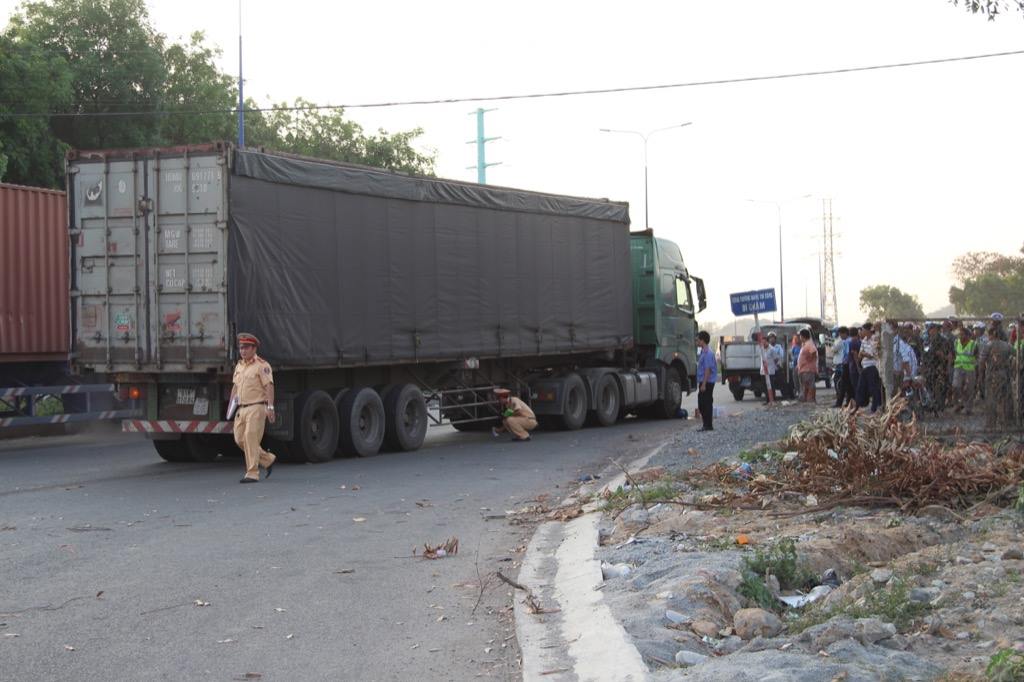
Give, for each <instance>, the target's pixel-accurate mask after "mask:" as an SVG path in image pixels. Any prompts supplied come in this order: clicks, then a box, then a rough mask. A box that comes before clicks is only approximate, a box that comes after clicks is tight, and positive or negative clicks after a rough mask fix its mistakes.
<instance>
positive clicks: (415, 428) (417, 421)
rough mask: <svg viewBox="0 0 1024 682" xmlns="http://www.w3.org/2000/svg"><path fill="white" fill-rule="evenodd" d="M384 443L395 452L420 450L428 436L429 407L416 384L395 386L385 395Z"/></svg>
mask: <svg viewBox="0 0 1024 682" xmlns="http://www.w3.org/2000/svg"><path fill="white" fill-rule="evenodd" d="M384 414H385V417H386V421H385V424H384V442H385V443H386V444H387V446H388V447H389V448H391V449H393V450H403V451H405V452H409V451H411V450H418V449H419V448H420V446H421V445H423V439H424V438H426V435H427V403H426V401H424V400H423V391H421V390H420V388H419V386H416V385H415V384H406V385H404V386H394V387H392V388H391V390H390V391H388V392H387V393H386V394H385V395H384Z"/></svg>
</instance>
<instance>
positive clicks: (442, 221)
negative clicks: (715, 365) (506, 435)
mask: <svg viewBox="0 0 1024 682" xmlns="http://www.w3.org/2000/svg"><path fill="white" fill-rule="evenodd" d="M67 191H68V212H69V213H68V214H69V221H68V222H69V227H70V231H71V234H70V237H71V239H70V244H71V285H70V291H71V329H72V353H71V355H72V361H73V366H74V367H75V369H76V371H78V372H79V373H81V374H83V375H86V376H92V375H97V376H102V377H108V378H109V379H110V380H111V381H112V382H114V383H115V385H116V386H117V387H118V391H119V393H120V394H123V395H124V396H126V397H134V398H137V399H139V400H141V401H142V402H143V404H144V405H145V411H144V416H143V417H142V418H140V419H131V420H125V421H124V422H123V430H125V431H132V432H141V433H144V434H145V435H146V436H147V437H148V438H149V439H151V440H152V441H153V443H154V446H155V449H156V451H157V453H158V454H159V455H160V456H161V457H163V458H164V459H166V460H168V461H206V460H211V459H213V458H215V457H217V456H218V455H221V454H227V453H228V452H231V451H232V450H233V448H234V447H235V446H234V444H233V442H232V439H231V422H229V421H227V420H226V418H225V417H226V411H227V403H228V400H227V399H228V397H229V395H230V390H231V377H232V370H233V368H234V365H235V364H236V362H237V361H238V354H237V349H236V344H235V337H236V334H237V333H239V332H248V333H252V334H255V335H256V336H257V337H258V338H259V339H260V341H261V345H260V350H259V353H260V355H261V356H262V357H264V358H265V359H266V360H268V361H269V362H270V363H271V365H272V366H273V369H274V383H275V409H276V412H277V419H276V420H275V422H274V423H273V424H268V426H267V431H266V437H267V439H268V441H269V442H268V446H269V447H270V449H271V450H272V451H274V452H275V453H277V454H279V455H283V456H285V457H286V458H290V459H294V460H300V461H309V462H322V461H326V460H329V459H331V458H333V457H335V456H336V455H358V456H368V455H373V454H376V453H377V452H380V451H381V450H387V449H390V450H406V451H408V450H415V449H417V448H419V447H420V445H421V444H422V443H423V440H424V437H425V433H426V431H427V428H428V426H431V425H440V424H450V425H452V426H453V427H455V428H456V429H459V430H473V429H480V428H486V427H488V426H490V425H492V424H494V423H496V420H497V419H498V418H499V417H498V415H499V413H498V411H497V409H496V403H495V400H494V397H493V389H494V388H496V387H507V388H510V389H512V391H513V392H514V394H515V395H519V396H520V397H522V398H524V399H526V400H527V401H528V402H529V403H530V404H531V406H532V408H533V410H534V412H535V413H536V414H537V416H538V419H539V420H541V421H542V422H546V423H547V424H549V425H554V426H558V427H561V428H564V429H578V428H581V427H582V426H584V425H585V424H587V423H588V422H589V423H594V424H598V425H609V424H612V423H614V422H616V421H617V420H618V419H620V418H622V417H624V416H625V415H629V414H649V415H652V416H658V417H664V418H669V417H674V416H676V413H677V411H678V409H679V403H680V399H681V395H682V393H683V392H684V391H689V389H690V387H691V386H693V385H695V382H694V378H693V377H694V373H695V367H696V352H695V346H694V339H695V336H696V321H695V315H696V313H697V312H699V311H700V310H703V309H704V307H705V304H706V303H705V301H706V295H705V291H704V285H703V282H702V281H701V279H700V278H698V277H695V276H693V275H691V274H690V273H689V271H688V269H687V267H686V264H685V262H684V259H683V255H682V252H681V251H680V249H679V247H678V246H677V245H676V244H674V243H672V242H670V241H668V240H664V239H659V238H657V237H655V236H654V234H653V233H652V232H650V231H644V232H637V233H632V234H631V233H630V231H629V210H628V205H627V204H625V203H621V202H613V201H608V200H604V199H584V198H578V197H570V196H561V195H554V194H546V193H540V192H529V191H523V190H517V189H508V188H501V187H494V186H485V185H477V184H473V183H466V182H458V181H452V180H443V179H438V178H434V177H421V176H411V175H406V174H401V173H395V172H390V171H385V170H380V169H373V168H367V167H362V166H356V165H352V164H342V163H335V162H331V161H324V160H319V159H310V158H304V157H298V156H292V155H286V154H280V153H269V152H266V151H263V150H257V149H252V148H239V147H235V146H233V145H229V144H222V143H217V144H209V145H190V146H183V147H174V148H161V149H135V150H102V151H72V152H69V154H68V159H67Z"/></svg>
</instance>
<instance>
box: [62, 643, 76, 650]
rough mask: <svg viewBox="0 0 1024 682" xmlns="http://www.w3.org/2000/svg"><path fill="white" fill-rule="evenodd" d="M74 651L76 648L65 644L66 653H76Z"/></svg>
mask: <svg viewBox="0 0 1024 682" xmlns="http://www.w3.org/2000/svg"><path fill="white" fill-rule="evenodd" d="M74 650H75V647H73V646H71V645H70V644H65V645H64V651H74Z"/></svg>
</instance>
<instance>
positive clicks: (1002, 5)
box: [949, 0, 1024, 21]
mask: <svg viewBox="0 0 1024 682" xmlns="http://www.w3.org/2000/svg"><path fill="white" fill-rule="evenodd" d="M949 1H950V2H951V3H952V4H954V5H959V4H960V0H949ZM963 5H964V9H965V10H967V11H968V12H970V13H971V14H981V15H984V16H985V17H987V18H988V20H989V21H994V20H995V18H996V17H997V16H999V15H1000V14H1006V11H1007V10H1010V9H1016V10H1017V11H1019V12H1022V13H1024V0H963Z"/></svg>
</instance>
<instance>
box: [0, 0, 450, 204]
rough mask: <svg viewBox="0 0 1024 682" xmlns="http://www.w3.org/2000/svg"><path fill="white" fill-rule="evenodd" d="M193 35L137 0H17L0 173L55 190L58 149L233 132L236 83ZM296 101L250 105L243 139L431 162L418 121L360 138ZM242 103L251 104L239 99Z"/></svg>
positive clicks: (159, 142)
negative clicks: (173, 37)
mask: <svg viewBox="0 0 1024 682" xmlns="http://www.w3.org/2000/svg"><path fill="white" fill-rule="evenodd" d="M204 40H205V38H204V36H203V34H202V33H201V32H196V33H193V34H192V35H191V36H190V37H189V40H188V41H187V42H186V43H183V44H178V43H169V41H167V39H166V37H165V36H164V35H162V34H160V33H159V32H157V31H156V30H155V29H154V28H153V26H152V25H151V24H150V19H149V14H148V11H147V9H146V4H145V2H144V0H45V1H29V2H26V3H24V4H23V5H22V6H21V7H20V9H19V10H18V12H17V13H16V14H15V15H14V16H13V17H12V19H11V22H10V24H9V25H8V27H7V28H6V29H5V30H4V32H3V33H2V34H0V177H2V178H3V179H4V180H6V181H9V182H17V183H21V184H27V185H37V186H45V187H60V186H62V185H63V159H64V155H65V152H66V151H67V149H68V148H75V149H102V148H110V147H149V146H166V145H181V144H199V143H204V142H212V141H217V140H233V139H235V138H236V137H237V113H236V112H235V111H234V109H235V107H236V106H237V99H238V90H237V82H236V81H235V79H234V78H233V77H232V76H229V75H227V74H225V73H223V72H221V71H220V70H219V69H218V68H217V65H216V59H217V58H218V57H219V56H220V51H219V49H217V48H214V47H210V46H207V45H206V44H205V42H204ZM295 106H296V107H297V108H296V109H295V110H292V108H291V107H286V106H285V105H278V106H277V107H275V108H273V109H272V110H271V111H268V112H261V111H249V112H248V113H247V114H246V117H245V120H246V142H247V143H249V144H250V145H251V146H260V145H262V146H264V147H266V148H267V149H269V150H272V151H284V152H291V153H295V154H302V155H307V156H315V157H319V158H326V159H333V160H338V161H347V162H351V163H359V164H364V165H369V166H375V167H378V168H387V169H390V170H395V171H402V172H409V173H419V174H430V173H431V172H432V171H433V167H434V156H433V154H432V153H421V152H419V151H417V150H416V148H415V147H413V143H414V142H415V141H416V139H417V138H418V137H419V136H420V135H421V134H422V130H420V129H418V128H417V129H414V130H410V131H405V132H399V133H394V134H388V133H386V132H384V131H378V132H377V133H376V134H370V135H367V134H365V133H364V132H363V129H362V127H361V126H360V125H359V124H357V123H355V122H353V121H350V120H347V119H346V118H345V117H344V114H343V112H342V111H341V110H340V109H339V110H318V109H316V108H315V106H314V105H313V103H311V102H307V101H304V100H301V99H300V100H297V101H296V103H295ZM246 108H247V109H258V108H259V107H258V106H257V105H256V103H255V102H252V101H251V100H247V101H246ZM5 114H8V116H5ZM9 114H19V116H18V117H12V116H10V115H9ZM23 114H46V115H45V116H32V117H30V116H24V115H23ZM5 167H6V171H5Z"/></svg>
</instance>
